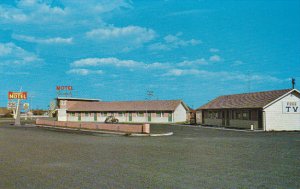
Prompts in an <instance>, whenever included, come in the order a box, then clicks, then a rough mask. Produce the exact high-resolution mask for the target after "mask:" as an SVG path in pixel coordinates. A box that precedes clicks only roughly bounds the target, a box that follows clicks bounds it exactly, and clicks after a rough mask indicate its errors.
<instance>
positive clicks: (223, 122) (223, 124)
mask: <svg viewBox="0 0 300 189" xmlns="http://www.w3.org/2000/svg"><path fill="white" fill-rule="evenodd" d="M222 126H225V111H222Z"/></svg>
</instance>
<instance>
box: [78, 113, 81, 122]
mask: <svg viewBox="0 0 300 189" xmlns="http://www.w3.org/2000/svg"><path fill="white" fill-rule="evenodd" d="M78 121H81V113H78Z"/></svg>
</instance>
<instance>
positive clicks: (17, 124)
mask: <svg viewBox="0 0 300 189" xmlns="http://www.w3.org/2000/svg"><path fill="white" fill-rule="evenodd" d="M21 91H22V87H21V88H20V92H21ZM15 125H16V126H19V125H21V108H20V98H18V103H17V111H16V119H15Z"/></svg>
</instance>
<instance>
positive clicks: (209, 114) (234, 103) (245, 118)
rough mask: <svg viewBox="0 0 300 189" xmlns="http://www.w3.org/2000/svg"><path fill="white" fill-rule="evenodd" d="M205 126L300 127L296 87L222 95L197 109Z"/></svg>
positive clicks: (287, 128)
mask: <svg viewBox="0 0 300 189" xmlns="http://www.w3.org/2000/svg"><path fill="white" fill-rule="evenodd" d="M196 122H197V124H202V125H212V126H221V127H233V128H245V129H250V128H251V126H252V127H253V128H254V129H256V130H264V131H294V130H298V131H299V130H300V92H299V91H298V90H297V89H285V90H274V91H264V92H255V93H245V94H235V95H225V96H219V97H217V98H215V99H214V100H212V101H210V102H208V103H207V104H205V105H203V106H201V107H199V108H198V109H197V110H196Z"/></svg>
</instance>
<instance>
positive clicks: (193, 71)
mask: <svg viewBox="0 0 300 189" xmlns="http://www.w3.org/2000/svg"><path fill="white" fill-rule="evenodd" d="M201 72H202V71H200V70H197V69H171V70H169V71H168V72H167V73H165V74H163V76H183V75H197V74H200V73H201Z"/></svg>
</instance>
